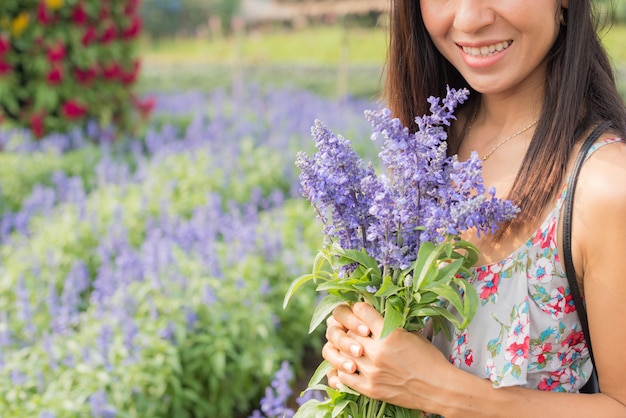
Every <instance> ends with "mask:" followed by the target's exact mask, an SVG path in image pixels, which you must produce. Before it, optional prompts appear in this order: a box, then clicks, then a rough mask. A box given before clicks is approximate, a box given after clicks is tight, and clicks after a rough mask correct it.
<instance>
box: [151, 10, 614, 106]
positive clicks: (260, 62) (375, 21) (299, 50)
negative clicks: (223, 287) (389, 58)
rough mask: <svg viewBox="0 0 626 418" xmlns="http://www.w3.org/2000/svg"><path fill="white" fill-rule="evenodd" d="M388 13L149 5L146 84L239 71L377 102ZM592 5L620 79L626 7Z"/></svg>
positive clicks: (217, 77)
mask: <svg viewBox="0 0 626 418" xmlns="http://www.w3.org/2000/svg"><path fill="white" fill-rule="evenodd" d="M387 7H388V1H387V0H361V1H359V0H352V1H351V0H334V1H333V0H329V1H319V0H317V1H316V0H206V1H204V0H144V2H143V7H142V10H143V17H144V22H145V29H144V30H145V43H144V44H143V45H142V47H143V48H142V53H143V59H144V63H145V66H144V69H143V74H142V80H141V86H142V88H146V89H149V88H150V86H151V85H154V84H155V83H156V84H157V85H160V86H171V84H172V83H171V81H172V80H176V84H177V86H178V87H179V88H180V87H184V86H187V85H192V86H194V87H198V86H203V87H208V88H210V86H212V85H213V86H215V85H226V84H228V83H229V82H230V78H231V77H230V76H231V75H233V74H232V71H231V69H233V68H236V69H238V70H239V72H236V73H235V74H234V75H236V76H237V75H238V76H242V77H243V76H245V77H249V78H251V79H253V80H255V81H259V82H261V83H270V84H274V85H281V84H292V85H297V86H301V87H305V88H309V89H312V90H314V91H316V92H319V93H321V94H324V95H327V96H341V95H345V94H350V95H356V96H359V97H375V96H376V95H377V94H378V92H379V88H380V81H381V70H382V65H383V62H384V59H385V49H386V41H387V39H386V25H385V10H386V8H387ZM595 7H596V8H597V9H599V15H600V16H602V20H603V23H608V22H609V20H610V21H611V22H612V24H611V25H610V26H609V27H608V28H607V29H605V30H603V39H604V41H605V44H606V46H607V48H608V49H609V52H610V54H611V57H612V58H613V62H614V65H615V67H616V68H617V72H618V74H619V78H620V81H621V80H623V79H624V78H626V75H625V73H626V70H625V69H624V65H625V64H624V63H625V62H626V29H625V27H624V24H625V23H626V1H625V0H596V1H595ZM607 12H608V13H607ZM244 74H245V75H244ZM168 81H169V82H168ZM622 84H623V83H622ZM621 91H623V92H626V90H625V88H624V87H621Z"/></svg>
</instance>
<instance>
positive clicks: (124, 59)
mask: <svg viewBox="0 0 626 418" xmlns="http://www.w3.org/2000/svg"><path fill="white" fill-rule="evenodd" d="M138 8H139V0H20V1H2V2H0V120H1V119H2V118H3V119H6V120H10V121H12V122H14V123H16V124H17V125H19V126H23V127H26V128H28V129H30V130H31V131H32V132H33V134H34V136H35V137H38V138H40V137H43V136H44V135H45V134H47V133H49V132H67V131H69V130H70V129H71V128H72V127H74V126H82V125H84V124H85V123H86V121H88V120H95V121H96V122H97V123H98V124H100V125H102V126H110V125H115V126H118V127H120V128H128V127H130V124H131V119H132V118H133V117H134V116H133V115H144V114H145V113H146V112H147V111H149V110H150V109H149V108H150V103H149V102H146V101H145V100H139V99H137V98H136V97H135V96H134V95H133V93H132V85H133V84H134V83H135V81H136V80H137V77H138V75H139V70H140V61H139V59H138V58H137V56H136V53H135V40H136V39H137V37H138V35H139V34H140V31H141V19H140V17H139V11H138Z"/></svg>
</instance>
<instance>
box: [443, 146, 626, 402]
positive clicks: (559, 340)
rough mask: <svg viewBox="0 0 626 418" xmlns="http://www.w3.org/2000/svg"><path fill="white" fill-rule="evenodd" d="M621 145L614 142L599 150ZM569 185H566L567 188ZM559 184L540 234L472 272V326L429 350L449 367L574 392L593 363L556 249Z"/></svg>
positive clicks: (498, 383) (496, 381) (496, 380)
mask: <svg viewBox="0 0 626 418" xmlns="http://www.w3.org/2000/svg"><path fill="white" fill-rule="evenodd" d="M618 141H622V140H621V139H618V138H615V139H610V140H605V141H602V142H599V143H597V144H596V145H594V147H592V148H591V150H590V151H589V154H588V155H591V153H592V152H594V151H595V150H596V149H598V148H599V147H601V146H603V145H606V144H609V143H613V142H618ZM568 183H569V181H568ZM567 189H568V186H567V185H566V186H565V188H564V190H563V192H562V193H561V196H560V197H559V199H558V201H557V204H556V207H555V208H554V209H553V210H552V211H551V212H550V214H549V215H548V216H547V217H546V219H545V220H544V221H543V223H542V224H541V226H540V227H539V229H538V230H537V231H536V232H535V233H534V234H533V235H532V236H531V237H530V238H529V239H528V240H527V241H526V242H525V243H524V244H523V245H522V246H521V247H519V248H518V249H516V250H515V251H514V252H513V253H512V254H510V255H509V256H508V257H506V258H505V259H504V260H501V261H499V262H496V263H493V264H488V265H485V266H482V267H478V268H476V269H475V270H474V271H475V275H474V276H473V277H471V278H470V282H471V283H472V285H473V286H474V287H475V289H476V290H477V292H478V295H479V306H478V309H477V313H476V316H475V317H474V319H473V321H472V322H471V324H470V325H469V326H468V327H467V328H465V329H464V330H462V331H459V330H456V329H454V330H452V331H453V332H452V335H453V338H452V340H451V341H448V340H447V339H446V337H445V336H444V335H443V333H439V334H438V335H436V336H435V337H434V338H433V343H434V344H435V345H436V346H437V347H438V348H439V349H440V350H441V351H442V352H443V353H444V354H445V355H446V356H447V357H448V359H449V361H450V362H451V363H452V364H454V365H455V366H457V367H459V368H462V369H465V370H467V371H469V372H471V373H472V374H474V375H477V376H481V377H484V378H486V379H489V380H491V382H492V383H493V386H494V387H506V386H524V387H528V388H534V389H539V390H544V391H553V392H577V391H578V390H579V389H580V388H581V387H582V386H584V384H585V383H586V381H587V380H588V378H589V376H590V375H591V371H592V368H593V366H592V363H591V361H589V360H590V358H589V351H588V350H587V344H586V342H585V338H584V334H583V330H582V326H581V324H580V320H579V319H578V314H577V313H576V308H575V306H574V301H573V299H572V295H571V293H570V288H569V285H568V281H567V277H566V275H565V272H564V270H563V268H562V265H561V258H560V254H559V252H558V245H557V226H558V225H559V217H560V214H561V208H562V204H563V202H564V200H565V196H566V194H567Z"/></svg>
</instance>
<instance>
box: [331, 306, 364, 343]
mask: <svg viewBox="0 0 626 418" xmlns="http://www.w3.org/2000/svg"><path fill="white" fill-rule="evenodd" d="M333 318H334V319H335V320H336V321H337V322H339V323H340V324H342V325H343V326H344V327H345V328H347V329H348V330H350V331H352V332H354V333H356V334H357V335H360V336H362V337H367V336H369V335H370V332H371V330H370V327H369V326H368V325H367V324H366V323H364V322H363V321H362V320H361V319H359V318H358V317H357V316H356V315H355V314H354V312H353V311H352V308H350V306H348V305H339V306H337V307H336V308H335V310H334V311H333Z"/></svg>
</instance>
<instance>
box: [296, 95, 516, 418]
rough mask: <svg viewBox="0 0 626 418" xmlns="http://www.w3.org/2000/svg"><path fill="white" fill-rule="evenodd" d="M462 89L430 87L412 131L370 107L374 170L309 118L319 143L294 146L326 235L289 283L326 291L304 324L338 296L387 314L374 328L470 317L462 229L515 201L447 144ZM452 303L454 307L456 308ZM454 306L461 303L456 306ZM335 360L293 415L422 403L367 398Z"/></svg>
mask: <svg viewBox="0 0 626 418" xmlns="http://www.w3.org/2000/svg"><path fill="white" fill-rule="evenodd" d="M468 94H469V92H468V91H467V90H466V89H464V90H458V91H457V90H455V89H451V88H448V90H447V95H446V97H445V98H444V99H443V100H441V99H439V98H435V97H431V98H430V99H429V103H430V105H431V107H430V111H431V115H429V116H426V115H425V116H423V117H417V118H416V119H415V120H416V122H417V126H418V130H417V131H416V132H415V133H411V132H409V130H408V128H406V127H404V126H402V124H401V122H400V121H399V120H398V119H394V118H392V116H391V112H390V111H389V110H388V109H382V110H380V111H367V112H366V117H367V119H368V120H369V121H370V123H371V124H372V127H373V135H372V139H374V140H376V139H379V138H381V139H383V140H384V144H383V146H382V150H381V152H380V154H379V156H380V160H381V163H382V166H383V167H384V168H385V173H382V174H377V172H376V170H375V168H374V166H373V165H372V164H371V163H369V164H366V163H365V162H364V161H363V160H361V159H360V158H359V157H358V155H357V154H356V152H355V151H354V150H353V149H352V147H351V144H350V141H348V140H346V139H345V138H343V137H341V136H338V135H335V134H334V133H333V132H331V131H330V130H329V129H328V128H326V127H325V126H324V125H323V124H322V123H321V122H319V121H316V122H315V125H314V126H313V128H312V136H313V138H314V139H315V142H316V147H317V149H318V151H317V152H316V153H315V155H314V156H313V157H310V156H308V155H307V154H305V153H299V154H298V157H297V160H296V165H297V166H298V168H300V170H301V175H300V183H301V185H302V192H303V195H304V196H305V197H306V198H307V199H308V200H309V201H310V202H311V203H312V205H313V207H314V208H315V210H316V212H317V215H318V217H319V219H320V220H321V221H322V223H323V225H324V237H325V242H324V245H323V246H322V248H321V249H320V251H319V252H318V255H317V257H316V258H315V261H314V265H313V271H312V273H310V274H305V275H303V276H301V277H299V278H297V279H296V280H294V282H293V283H292V285H291V287H290V288H289V290H288V292H287V294H286V296H285V305H286V304H287V303H288V302H289V299H290V298H291V297H292V296H293V294H294V292H295V291H296V290H297V289H298V288H300V287H301V286H302V285H303V284H304V283H306V282H309V281H311V280H313V281H315V283H317V288H316V289H317V291H319V292H322V293H323V294H324V297H323V298H322V299H321V301H320V302H319V303H318V305H317V306H316V308H315V311H314V313H313V318H312V320H311V327H310V331H313V330H314V329H315V328H317V326H318V325H319V324H320V323H321V322H323V321H324V320H325V318H326V317H327V316H328V315H329V314H330V313H331V312H332V310H333V309H334V308H335V307H336V306H338V305H339V304H342V303H346V302H347V303H354V302H357V301H365V302H368V303H370V304H371V305H372V306H374V307H375V308H376V309H377V310H378V311H379V312H380V313H381V314H382V315H383V317H384V323H383V331H382V335H381V338H384V337H386V336H387V335H389V334H390V333H391V332H392V331H394V330H395V329H397V328H399V327H401V328H404V329H406V330H408V331H421V330H422V329H423V328H424V326H425V322H426V321H427V320H428V321H432V324H433V330H434V332H441V331H443V332H445V333H447V334H448V335H449V328H448V326H447V322H451V323H452V324H453V325H454V326H455V327H457V328H459V329H462V328H464V327H465V326H467V324H468V323H469V322H470V321H471V320H472V318H473V316H474V313H475V312H476V307H477V305H478V297H477V294H476V291H475V289H474V288H473V286H472V285H471V284H469V283H468V281H467V280H466V277H468V275H469V274H470V271H469V269H470V268H471V267H472V266H473V265H474V264H475V263H476V261H477V260H478V249H477V248H476V247H475V246H474V245H472V244H471V243H469V242H467V241H465V240H463V239H461V235H462V233H463V232H464V231H469V230H473V231H475V232H476V233H477V234H479V235H480V234H486V233H490V232H493V231H494V230H495V229H496V228H497V226H498V224H499V223H500V222H502V221H505V220H508V219H512V218H513V217H514V216H515V215H516V213H517V211H518V208H517V207H515V206H514V205H513V204H512V203H511V202H510V201H506V200H501V199H497V198H496V197H495V190H493V189H491V190H489V191H486V190H485V187H484V184H483V179H482V174H481V170H482V162H481V160H480V158H479V157H478V155H477V154H476V153H473V154H472V156H471V158H470V159H469V160H467V161H463V162H460V161H458V158H457V157H456V156H453V157H449V156H448V155H447V142H446V139H447V133H446V131H445V128H444V126H449V125H450V122H451V120H453V119H455V116H454V110H455V108H456V107H457V106H458V105H459V104H461V103H463V102H464V101H465V100H466V99H467V97H468ZM451 308H453V309H451ZM454 311H456V313H453V312H454ZM330 367H331V366H330V365H329V364H328V363H326V362H322V364H321V365H320V366H319V368H318V369H317V371H316V372H315V374H314V375H313V377H312V378H311V381H310V382H309V387H308V389H307V390H323V391H325V392H326V394H327V398H326V399H325V400H324V401H319V400H311V401H309V402H306V403H305V404H304V405H302V406H301V407H300V409H299V410H298V412H297V413H296V416H300V417H331V416H332V417H353V418H357V417H359V418H361V417H363V418H366V417H383V416H386V417H419V416H421V412H420V411H413V410H407V409H404V408H400V407H397V406H395V405H389V404H385V403H384V402H381V401H377V400H374V399H370V398H367V397H365V396H362V395H360V394H358V393H357V392H355V391H353V390H351V389H350V388H347V387H344V388H342V390H340V391H337V390H334V389H332V388H330V387H328V386H326V385H324V384H323V383H322V381H323V379H324V376H325V375H326V373H327V372H328V370H329V368H330Z"/></svg>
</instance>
